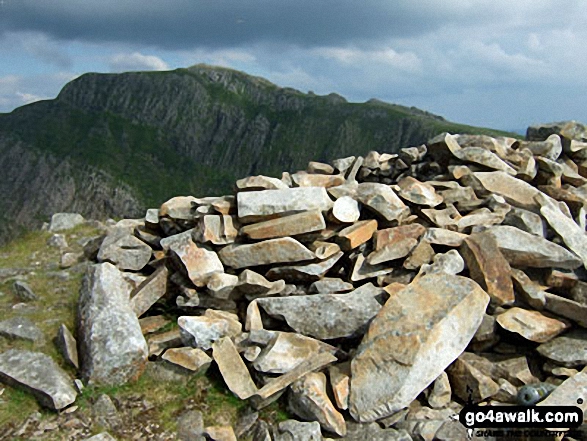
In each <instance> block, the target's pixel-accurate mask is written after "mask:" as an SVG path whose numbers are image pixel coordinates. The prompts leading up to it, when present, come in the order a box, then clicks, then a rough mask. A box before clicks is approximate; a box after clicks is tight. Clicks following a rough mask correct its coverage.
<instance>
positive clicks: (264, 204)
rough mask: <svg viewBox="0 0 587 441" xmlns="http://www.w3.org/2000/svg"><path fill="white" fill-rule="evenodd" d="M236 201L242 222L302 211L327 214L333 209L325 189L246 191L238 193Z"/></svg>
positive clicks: (301, 188) (299, 188)
mask: <svg viewBox="0 0 587 441" xmlns="http://www.w3.org/2000/svg"><path fill="white" fill-rule="evenodd" d="M236 200H237V207H238V217H239V219H240V221H241V222H257V221H260V220H266V219H270V218H274V217H279V216H286V215H288V214H294V213H298V212H300V211H310V210H319V211H322V212H326V211H328V210H329V209H330V208H331V207H332V200H331V199H330V198H329V197H328V194H327V193H326V189H325V188H324V187H298V188H288V189H283V190H262V191H246V192H240V193H238V194H237V197H236Z"/></svg>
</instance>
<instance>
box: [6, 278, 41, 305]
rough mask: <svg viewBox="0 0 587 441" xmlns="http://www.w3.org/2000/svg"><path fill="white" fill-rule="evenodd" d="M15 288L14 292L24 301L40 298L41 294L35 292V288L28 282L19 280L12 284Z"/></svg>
mask: <svg viewBox="0 0 587 441" xmlns="http://www.w3.org/2000/svg"><path fill="white" fill-rule="evenodd" d="M12 288H13V289H14V293H15V294H16V297H18V298H19V299H20V300H21V301H23V302H32V301H34V300H39V296H38V295H37V294H35V293H34V291H33V289H32V288H31V287H30V286H29V284H28V283H26V282H23V281H22V280H17V281H16V282H14V284H13V285H12Z"/></svg>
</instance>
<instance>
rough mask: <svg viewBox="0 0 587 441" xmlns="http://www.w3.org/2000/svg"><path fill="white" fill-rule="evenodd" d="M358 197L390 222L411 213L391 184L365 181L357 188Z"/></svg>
mask: <svg viewBox="0 0 587 441" xmlns="http://www.w3.org/2000/svg"><path fill="white" fill-rule="evenodd" d="M357 199H358V200H359V202H361V203H362V204H363V205H365V206H367V207H369V209H371V210H372V211H374V212H375V213H376V214H378V215H379V216H381V217H382V218H383V219H385V220H387V221H389V222H391V221H395V220H399V219H403V218H404V217H406V216H407V215H409V213H410V209H409V208H408V207H407V206H406V204H404V203H403V201H402V200H401V199H400V198H399V197H398V196H397V195H396V194H395V192H394V191H393V190H392V189H391V187H390V186H389V185H385V184H379V183H371V182H363V183H361V184H359V186H358V188H357Z"/></svg>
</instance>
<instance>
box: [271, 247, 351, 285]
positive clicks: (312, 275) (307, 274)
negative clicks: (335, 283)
mask: <svg viewBox="0 0 587 441" xmlns="http://www.w3.org/2000/svg"><path fill="white" fill-rule="evenodd" d="M343 254H344V253H343V252H342V251H339V252H338V253H336V254H334V255H333V256H331V257H329V258H328V259H326V260H323V261H322V262H316V263H308V264H305V265H294V266H290V265H288V266H278V267H274V268H271V269H270V270H269V271H267V274H266V276H267V278H268V279H270V280H276V279H283V280H285V281H286V282H288V283H310V282H315V281H317V280H320V279H321V278H322V277H324V275H325V274H326V273H327V272H328V271H330V269H331V268H332V267H333V266H334V264H336V262H338V261H339V259H340V258H341V257H342V256H343Z"/></svg>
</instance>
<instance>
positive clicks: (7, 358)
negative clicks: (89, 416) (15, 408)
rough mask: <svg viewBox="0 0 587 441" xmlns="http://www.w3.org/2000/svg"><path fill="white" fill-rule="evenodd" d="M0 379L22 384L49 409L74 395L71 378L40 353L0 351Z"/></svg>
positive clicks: (68, 400)
mask: <svg viewBox="0 0 587 441" xmlns="http://www.w3.org/2000/svg"><path fill="white" fill-rule="evenodd" d="M0 379H1V380H2V381H3V382H6V383H8V384H11V385H14V386H20V387H24V388H25V389H26V390H28V391H29V392H31V393H32V394H33V395H34V396H35V397H36V398H37V400H38V401H39V403H40V404H41V405H43V406H45V407H48V408H49V409H52V410H61V409H63V408H64V407H67V406H69V405H70V404H72V403H73V402H74V401H75V399H76V397H77V392H76V391H75V389H74V388H73V381H72V380H71V379H70V378H69V377H68V376H67V374H66V373H65V372H64V371H63V370H62V369H61V368H60V367H59V366H58V365H57V363H55V361H53V359H52V358H51V357H49V356H47V355H45V354H42V353H40V352H32V351H23V350H19V349H9V350H8V351H6V352H3V353H2V354H0Z"/></svg>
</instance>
